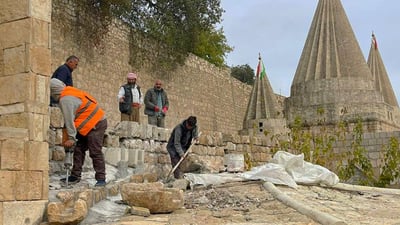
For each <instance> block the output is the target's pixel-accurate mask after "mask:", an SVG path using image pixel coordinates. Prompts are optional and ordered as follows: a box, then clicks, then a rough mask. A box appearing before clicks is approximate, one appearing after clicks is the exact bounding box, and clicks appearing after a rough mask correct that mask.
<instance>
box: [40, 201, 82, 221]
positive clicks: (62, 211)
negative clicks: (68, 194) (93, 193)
mask: <svg viewBox="0 0 400 225" xmlns="http://www.w3.org/2000/svg"><path fill="white" fill-rule="evenodd" d="M72 204H73V205H72V207H71V206H69V205H68V204H65V203H60V202H50V203H49V205H48V206H47V216H48V220H49V222H50V223H51V224H79V223H80V222H81V221H82V220H83V219H85V217H86V215H87V213H88V207H87V204H86V201H84V200H82V199H78V200H77V201H75V202H73V203H72Z"/></svg>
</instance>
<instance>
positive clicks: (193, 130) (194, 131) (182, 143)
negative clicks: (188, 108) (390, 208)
mask: <svg viewBox="0 0 400 225" xmlns="http://www.w3.org/2000/svg"><path fill="white" fill-rule="evenodd" d="M198 136H199V133H198V128H197V118H196V117H195V116H189V118H187V119H186V120H184V121H183V122H182V123H180V124H178V125H177V126H176V127H175V128H174V129H173V130H172V133H171V136H170V138H169V140H168V144H167V151H168V153H169V156H170V158H171V165H172V168H174V167H175V166H176V164H178V162H179V160H180V159H181V158H182V157H183V155H184V154H185V152H186V151H187V150H188V149H189V147H190V145H191V144H192V140H193V139H194V140H197V139H198ZM181 175H182V174H181V171H180V169H179V167H178V168H176V170H175V171H174V177H175V178H176V179H180V178H181Z"/></svg>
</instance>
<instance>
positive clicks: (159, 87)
mask: <svg viewBox="0 0 400 225" xmlns="http://www.w3.org/2000/svg"><path fill="white" fill-rule="evenodd" d="M161 85H162V82H161V80H156V82H154V88H155V89H157V90H161Z"/></svg>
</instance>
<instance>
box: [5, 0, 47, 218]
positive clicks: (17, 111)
mask: <svg viewBox="0 0 400 225" xmlns="http://www.w3.org/2000/svg"><path fill="white" fill-rule="evenodd" d="M50 9H51V1H47V0H41V1H30V0H28V1H19V0H4V1H2V2H1V7H0V33H1V35H0V92H1V93H2V97H1V98H0V225H9V224H39V223H40V221H41V220H42V217H43V211H44V209H45V207H46V204H47V199H48V186H49V182H48V181H49V174H48V169H49V166H48V165H49V164H48V161H49V158H48V144H47V130H48V127H49V116H48V99H49V95H48V90H49V88H48V77H49V75H50V70H51V68H50V67H51V66H50V61H51V60H50V55H51V53H50V40H49V37H50V29H49V28H50V22H51V20H50Z"/></svg>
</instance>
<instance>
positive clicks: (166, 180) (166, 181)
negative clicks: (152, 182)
mask: <svg viewBox="0 0 400 225" xmlns="http://www.w3.org/2000/svg"><path fill="white" fill-rule="evenodd" d="M200 134H201V132H200V133H199V135H198V137H200ZM193 145H194V138H193V139H192V143H191V144H190V146H189V148H188V150H187V151H186V152H185V154H183V156H182V157H181V159H180V160H179V161H178V163H177V164H176V165H175V166H174V167H173V168H172V169H171V170H170V171H169V173H168V175H167V177H166V178H165V180H164V183H168V181H169V178H170V177H171V174H173V173H174V172H175V170H176V169H177V168H178V167H179V165H181V163H182V162H183V160H185V158H186V157H187V155H188V154H189V152H190V150H191V149H192V146H193Z"/></svg>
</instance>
